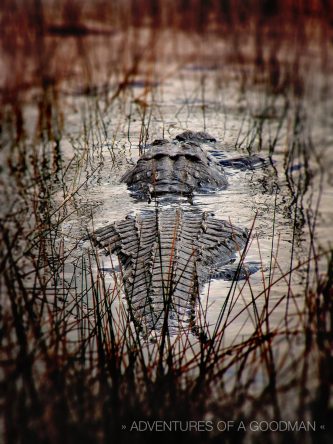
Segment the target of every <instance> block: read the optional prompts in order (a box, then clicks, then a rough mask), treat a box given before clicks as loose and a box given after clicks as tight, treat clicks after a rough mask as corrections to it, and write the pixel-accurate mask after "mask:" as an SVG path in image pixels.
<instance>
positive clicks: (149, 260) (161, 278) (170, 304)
mask: <svg viewBox="0 0 333 444" xmlns="http://www.w3.org/2000/svg"><path fill="white" fill-rule="evenodd" d="M247 235H248V233H247V231H246V230H242V229H239V228H236V227H233V226H232V225H231V224H229V223H228V222H225V221H221V220H218V219H216V218H214V217H213V216H212V215H210V214H209V213H203V212H200V211H192V210H187V211H185V210H183V209H181V208H171V209H159V210H150V211H145V212H143V213H141V214H139V215H136V216H135V217H133V218H127V219H125V220H123V221H120V222H116V223H114V224H112V225H109V226H107V227H104V228H102V229H99V230H97V231H96V232H95V234H94V238H95V241H96V243H97V244H98V245H99V246H101V247H104V248H105V249H107V250H108V251H109V252H111V253H113V252H115V253H117V255H118V257H119V259H120V262H121V264H122V272H123V278H124V289H125V294H126V298H127V302H128V308H129V310H130V313H131V317H132V320H133V321H134V322H135V323H136V325H137V326H139V328H140V329H141V330H142V331H143V332H144V333H145V335H149V334H150V333H152V332H153V331H157V332H160V331H161V330H162V329H163V328H164V329H166V328H167V329H168V331H169V333H170V334H172V333H176V332H178V331H179V329H181V328H182V327H183V328H184V327H185V328H188V325H189V324H190V325H191V321H192V319H193V317H194V311H195V306H196V302H197V300H198V295H199V293H200V289H201V287H202V284H203V283H204V282H205V281H206V280H207V278H208V277H209V271H210V269H211V267H212V266H216V265H225V264H227V263H229V262H230V260H231V259H232V258H233V257H234V255H235V253H236V252H237V251H239V250H240V249H242V248H243V246H244V245H245V242H246V239H247Z"/></svg>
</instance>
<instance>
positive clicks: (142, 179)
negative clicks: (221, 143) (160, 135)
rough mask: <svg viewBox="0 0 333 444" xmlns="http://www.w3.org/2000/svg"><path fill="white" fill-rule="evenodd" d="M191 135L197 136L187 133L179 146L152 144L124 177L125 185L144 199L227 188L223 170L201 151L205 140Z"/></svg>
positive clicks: (166, 143)
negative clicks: (200, 141) (201, 143)
mask: <svg viewBox="0 0 333 444" xmlns="http://www.w3.org/2000/svg"><path fill="white" fill-rule="evenodd" d="M189 134H195V133H191V132H187V133H184V136H183V137H181V139H180V140H181V141H180V142H179V141H178V139H177V138H176V140H175V141H172V142H168V141H166V140H157V141H155V142H153V143H152V145H151V146H150V147H149V149H148V150H147V152H146V153H145V154H144V155H143V156H141V157H140V159H139V160H138V162H137V164H136V166H135V167H134V168H133V169H131V170H130V171H128V172H127V173H126V174H125V175H124V176H123V178H122V182H125V183H126V184H127V185H128V187H129V188H130V190H131V191H132V192H134V193H136V194H138V195H142V196H143V197H149V196H158V195H163V194H177V195H191V194H193V193H194V192H196V191H200V190H201V191H207V190H216V189H223V188H225V187H226V186H227V179H226V175H225V172H224V169H223V167H222V166H221V165H220V164H219V163H218V161H217V160H216V159H215V158H214V157H213V156H211V155H209V154H208V153H207V152H206V151H205V150H204V149H203V148H202V146H201V145H200V143H199V142H198V140H201V139H202V138H201V139H200V138H199V139H198V138H197V139H196V138H195V137H194V136H192V137H189ZM199 134H205V133H199ZM180 136H181V135H180ZM180 136H177V137H180ZM186 137H189V138H188V140H187V139H186ZM212 139H213V138H210V139H209V140H212Z"/></svg>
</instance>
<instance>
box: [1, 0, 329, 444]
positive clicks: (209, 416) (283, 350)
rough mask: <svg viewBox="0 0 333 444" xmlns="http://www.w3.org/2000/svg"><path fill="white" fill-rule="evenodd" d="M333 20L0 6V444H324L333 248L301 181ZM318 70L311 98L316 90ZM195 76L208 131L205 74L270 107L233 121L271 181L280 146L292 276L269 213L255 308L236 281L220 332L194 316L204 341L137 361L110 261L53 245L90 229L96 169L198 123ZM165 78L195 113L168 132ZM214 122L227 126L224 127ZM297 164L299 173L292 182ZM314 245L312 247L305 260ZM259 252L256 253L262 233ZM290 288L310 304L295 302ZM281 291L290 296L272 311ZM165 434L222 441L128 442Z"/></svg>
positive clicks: (281, 6) (227, 9)
mask: <svg viewBox="0 0 333 444" xmlns="http://www.w3.org/2000/svg"><path fill="white" fill-rule="evenodd" d="M332 19H333V9H332V7H331V4H330V2H327V1H319V0H312V1H310V2H305V1H304V2H293V1H289V0H282V1H280V2H278V1H271V2H268V1H258V0H251V1H248V2H243V1H231V0H230V1H228V0H226V1H209V2H208V1H195V0H186V1H182V2H176V1H173V0H170V1H167V2H164V1H146V0H139V1H135V0H132V1H130V0H128V1H116V0H112V1H110V2H106V1H103V0H101V1H98V2H97V1H94V2H86V1H84V2H81V1H80V2H79V1H74V0H59V1H57V2H55V1H51V0H49V1H45V2H44V1H38V0H36V1H24V2H21V1H18V0H14V1H13V0H11V1H9V0H5V1H3V2H2V5H1V9H0V29H1V31H0V32H1V35H0V37H1V40H0V52H1V55H2V57H1V59H2V61H1V62H0V88H1V89H0V102H1V110H0V138H1V150H0V161H1V165H0V183H1V196H0V203H1V209H0V217H1V218H0V228H1V235H0V270H1V276H0V412H1V417H0V436H1V440H2V441H3V442H6V443H30V442H33V443H39V442H40V443H54V444H56V443H59V442H64V443H76V442H78V443H79V442H80V443H92V442H94V443H95V442H97V443H99V442H101V443H102V442H103V443H110V442H111V441H112V442H124V443H126V442H129V443H130V442H131V443H132V442H145V443H146V442H155V441H156V439H158V440H159V441H160V442H169V441H170V439H171V437H172V438H175V439H176V440H177V442H178V441H179V442H192V443H193V442H202V443H206V442H226V443H236V442H237V443H240V442H256V443H260V442H281V443H282V442H294V443H300V442H302V443H303V442H313V443H328V442H330V439H331V437H332V434H333V433H332V423H333V406H332V396H331V393H332V374H333V360H332V343H333V306H332V300H333V299H332V296H333V295H332V287H333V286H332V282H333V255H332V250H331V248H332V246H331V245H326V246H325V248H323V247H322V246H320V242H319V243H318V242H317V236H318V234H317V223H318V217H319V216H318V205H319V204H317V202H319V201H320V195H321V191H322V188H320V189H319V190H312V189H311V186H310V185H311V180H312V176H313V173H312V170H311V165H312V164H311V165H310V163H311V162H312V160H313V157H316V156H317V157H316V162H317V164H316V165H319V166H318V169H319V170H324V168H325V166H324V165H322V163H321V158H320V154H318V155H317V154H316V153H317V151H316V149H315V147H314V146H313V142H312V138H311V134H310V131H308V127H307V124H308V121H309V120H311V110H308V109H307V104H308V103H311V101H310V102H308V98H309V97H310V98H311V99H313V100H314V101H317V100H323V101H325V100H324V99H325V97H327V95H328V96H329V95H330V94H331V89H330V88H331V83H330V81H331V77H330V76H331V73H332V66H331V61H330V60H331V59H330V56H329V55H330V53H331V39H332ZM314 60H315V68H316V69H318V72H320V73H321V74H322V75H321V76H320V79H321V80H320V82H321V83H320V85H317V84H316V81H317V80H316V79H317V77H315V78H313V77H311V75H312V73H313V68H312V61H314ZM165 62H167V68H168V69H165V66H166V65H165ZM186 70H189V71H191V72H196V71H197V72H198V73H199V76H201V77H200V79H199V80H200V81H199V90H198V91H196V92H195V94H197V95H196V96H195V99H196V98H197V97H200V104H201V105H200V106H201V108H200V111H199V114H200V119H201V120H200V121H202V122H203V124H202V126H203V127H204V126H205V122H206V124H207V121H208V123H209V112H208V111H209V109H208V105H207V103H206V96H205V94H206V90H205V87H206V83H205V81H206V77H205V75H206V74H205V73H206V71H207V72H211V71H213V72H214V73H215V84H216V88H217V89H219V90H221V91H224V90H227V88H228V87H229V85H230V84H232V82H236V83H234V84H236V85H237V90H236V88H235V95H236V96H237V97H240V98H241V97H244V94H245V95H246V92H247V91H253V92H254V93H256V92H257V91H259V90H260V91H261V92H262V91H263V92H264V97H265V103H263V104H260V106H258V107H254V108H253V109H251V107H249V108H248V109H243V111H242V112H243V115H244V119H243V122H244V128H240V130H239V134H238V137H237V140H236V142H235V149H237V150H239V151H243V152H244V151H248V152H250V153H251V152H254V151H256V150H261V149H263V150H264V149H266V152H267V154H268V155H269V156H270V158H271V160H272V168H274V167H275V164H274V156H275V155H276V153H277V151H278V148H280V147H279V146H278V144H279V142H280V141H281V138H282V137H283V138H284V140H285V151H284V159H285V160H284V171H285V181H286V184H287V187H288V190H289V196H291V197H290V200H289V201H288V202H289V204H290V205H289V207H288V208H289V212H288V214H287V215H286V217H288V218H289V220H290V221H292V227H293V231H292V233H293V234H292V237H291V239H290V245H291V251H292V254H291V259H290V262H289V263H287V264H286V263H284V262H283V261H281V260H280V257H279V243H280V238H279V234H277V233H276V232H275V212H278V211H279V208H278V203H276V205H275V206H274V211H273V213H274V214H273V215H272V219H273V224H272V225H273V234H272V250H271V258H270V263H269V266H268V269H269V272H268V279H266V277H265V276H263V278H262V290H261V291H259V292H254V291H253V289H252V284H251V278H249V279H246V280H245V281H242V282H241V281H240V282H236V281H235V282H233V283H232V284H231V287H230V290H229V292H228V294H226V295H225V303H224V305H223V307H222V308H221V311H220V313H219V315H218V318H217V319H218V321H217V323H216V325H214V326H212V325H210V324H209V320H208V317H207V310H208V308H207V307H208V306H209V303H210V300H209V295H208V296H207V300H205V299H204V298H203V299H201V300H200V303H198V309H197V314H196V316H197V322H198V323H199V325H200V329H201V332H202V334H200V335H193V334H192V332H191V330H190V329H189V330H188V331H185V332H182V334H179V335H178V336H177V335H175V336H169V335H168V333H167V330H166V331H164V332H163V334H162V336H161V337H160V338H157V339H156V341H155V342H147V341H146V340H145V339H144V338H143V337H142V336H141V334H140V333H139V332H138V331H137V330H136V328H135V326H134V325H133V323H131V319H130V315H129V311H128V309H127V308H128V307H127V306H126V304H125V303H124V300H123V288H122V280H121V276H120V274H119V272H118V268H117V265H116V264H114V263H113V262H112V258H110V264H109V270H111V278H110V275H109V274H107V273H106V272H105V267H104V266H103V265H102V264H101V259H100V255H99V253H98V252H97V251H96V250H95V249H94V248H91V249H90V250H89V252H87V251H84V250H82V248H81V239H82V237H83V236H84V235H85V233H84V230H83V229H81V231H80V230H78V232H74V233H70V232H69V233H68V234H66V237H65V236H64V235H63V231H62V230H63V226H64V223H66V221H67V220H68V219H70V218H71V217H74V216H75V217H77V218H85V219H86V220H87V221H88V222H90V223H91V220H92V219H93V215H94V212H95V208H94V205H88V204H86V203H85V202H83V200H82V193H88V192H89V183H90V181H91V180H95V177H97V176H98V173H99V171H100V169H101V168H103V167H104V168H105V165H107V166H108V167H110V169H111V172H113V171H115V170H116V169H117V168H118V167H119V168H120V167H123V164H124V163H126V162H127V161H128V159H127V157H128V153H127V152H126V150H125V148H124V146H123V145H122V144H124V145H125V144H127V148H128V147H129V150H130V156H131V155H132V151H131V150H132V149H133V150H134V149H135V147H136V145H139V150H142V149H143V147H144V145H145V143H146V142H147V140H150V139H151V135H152V133H158V135H159V136H160V137H164V135H165V136H168V134H167V133H168V131H171V130H172V125H178V126H182V125H184V120H182V117H181V115H182V113H183V112H184V113H185V114H186V113H187V115H188V116H189V117H188V118H189V121H191V118H192V117H193V116H194V114H195V112H196V111H193V107H192V105H191V99H192V96H191V91H190V92H188V90H186V87H187V84H186V72H187V71H186ZM175 72H177V73H178V72H179V74H177V75H179V79H180V82H183V84H184V91H185V92H184V96H186V99H187V101H186V102H185V104H184V103H181V104H178V108H177V110H176V111H179V113H178V114H179V115H176V116H174V115H172V116H171V117H170V116H168V117H167V118H165V116H164V114H163V113H164V112H165V110H164V108H163V105H164V102H163V86H165V87H166V88H167V86H168V81H169V80H170V78H171V76H172V75H174V73H175ZM317 86H318V90H317ZM138 91H139V92H138ZM155 99H156V100H155ZM166 102H167V101H166ZM325 103H326V102H325ZM281 104H282V105H281ZM325 106H326V105H325ZM239 109H241V106H240V107H239ZM184 110H185V111H184ZM258 110H259V111H258ZM219 113H220V114H218V118H219V119H220V121H221V122H223V121H224V120H223V119H226V118H227V117H226V116H227V114H228V110H225V109H222V111H221V112H220V111H219ZM175 114H176V112H175ZM201 115H202V118H201ZM307 116H309V117H307ZM195 118H196V119H199V118H198V117H197V115H195ZM157 119H159V122H162V123H161V124H160V127H162V131H163V134H161V133H160V129H156V127H154V122H156V121H157ZM176 119H179V121H178V122H177V123H176V124H175V123H174V120H176ZM169 120H170V121H171V124H170V123H169ZM196 121H198V120H196ZM248 122H250V123H249V125H247V123H248ZM221 125H222V123H221ZM160 127H159V128H160ZM170 128H171V129H170ZM200 129H204V128H200ZM164 132H165V133H166V134H164ZM119 140H121V142H119ZM102 147H103V148H105V147H106V151H105V150H104V151H103V149H102ZM106 152H107V153H108V156H109V157H108V159H111V160H110V161H109V163H107V162H108V159H106V154H105V153H106ZM318 152H319V151H318ZM125 158H126V159H125ZM124 159H125V160H124ZM310 160H311V162H310ZM300 162H301V163H302V165H303V166H304V169H303V170H302V171H304V174H303V173H302V174H298V173H297V171H298V169H297V168H298V166H299V163H300ZM263 186H265V187H269V186H270V185H269V184H263ZM323 186H324V185H323V184H322V183H321V184H320V187H323ZM309 190H310V192H309ZM275 191H276V193H277V192H278V189H277V187H276V188H275ZM309 195H310V197H309ZM309 200H310V201H311V208H310V206H309V205H308V201H309ZM82 202H83V204H82ZM276 202H277V200H276ZM307 205H308V207H307ZM312 208H314V211H313V210H312ZM305 232H306V233H307V235H308V236H309V239H310V241H309V243H308V245H309V247H308V252H307V254H306V255H305V256H304V257H303V258H302V259H301V260H300V259H299V257H297V255H296V249H297V246H298V245H299V243H300V242H301V240H300V238H301V236H302V234H303V233H305ZM251 243H252V244H256V243H257V245H258V249H259V250H260V239H257V238H256V236H255V235H254V234H253V236H252V238H251ZM323 263H325V267H326V271H325V272H323V271H322V270H323ZM263 268H264V267H263ZM299 270H302V279H303V280H302V293H301V294H299V293H296V292H295V291H294V289H293V285H294V282H295V280H299V274H298V271H299ZM281 281H282V282H284V283H285V291H284V292H283V293H282V294H281V293H279V295H278V297H273V296H272V294H273V293H274V289H275V286H276V285H278V284H279V282H281ZM248 295H250V297H248ZM281 306H282V307H284V310H285V315H284V317H283V319H282V320H281V321H280V322H279V324H278V325H277V324H276V323H274V322H273V319H274V316H275V314H276V313H277V312H278V311H279V310H280V309H281ZM238 319H244V321H243V322H244V323H246V324H250V325H251V326H252V333H251V334H250V335H243V334H242V332H241V331H240V333H239V334H235V332H234V330H233V325H234V324H235V322H236V321H237V320H238ZM229 337H232V338H233V340H232V341H231V342H230V341H229V340H228V338H229ZM158 419H162V420H165V421H182V422H183V423H184V424H185V422H186V421H189V420H192V421H211V422H212V424H213V430H210V431H208V430H206V431H203V432H198V431H195V430H192V431H188V432H186V433H185V432H174V433H167V434H161V433H157V434H156V433H153V432H150V433H149V432H145V433H144V432H139V431H136V430H135V427H134V428H133V427H132V426H133V422H134V421H136V422H137V421H139V420H141V421H149V424H153V421H154V420H158ZM228 420H232V421H235V423H239V422H240V421H244V423H245V424H247V425H248V424H250V422H251V421H252V420H256V421H260V420H264V421H268V422H270V421H288V420H290V421H302V420H304V421H307V420H309V421H312V422H313V421H315V422H316V431H315V432H311V431H310V432H306V433H305V432H304V431H299V432H295V431H286V432H280V433H279V432H273V431H271V432H270V431H267V432H254V431H251V430H249V428H248V427H247V429H246V430H242V431H238V432H235V430H234V429H231V430H230V431H223V432H222V431H221V430H218V429H217V424H218V422H219V421H228ZM131 428H132V431H131Z"/></svg>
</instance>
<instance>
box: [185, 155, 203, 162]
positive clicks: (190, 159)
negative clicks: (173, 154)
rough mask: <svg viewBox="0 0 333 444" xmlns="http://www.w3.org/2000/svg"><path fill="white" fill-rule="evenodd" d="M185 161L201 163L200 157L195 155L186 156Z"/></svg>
mask: <svg viewBox="0 0 333 444" xmlns="http://www.w3.org/2000/svg"><path fill="white" fill-rule="evenodd" d="M185 159H187V160H189V161H190V162H200V157H198V156H197V155H195V154H188V153H187V154H185Z"/></svg>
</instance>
